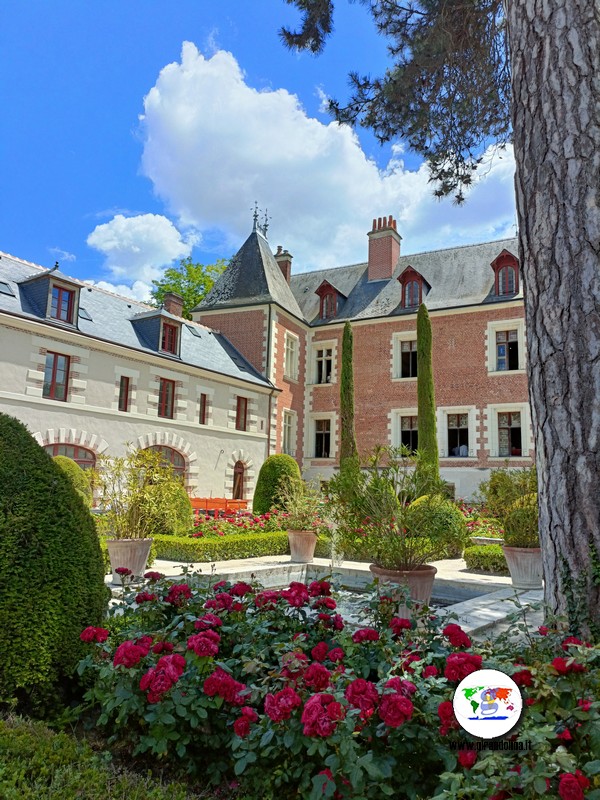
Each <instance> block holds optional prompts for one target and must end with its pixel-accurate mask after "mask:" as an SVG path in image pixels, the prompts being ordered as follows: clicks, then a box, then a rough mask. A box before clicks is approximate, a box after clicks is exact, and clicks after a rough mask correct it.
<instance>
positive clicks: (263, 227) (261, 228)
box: [252, 200, 271, 239]
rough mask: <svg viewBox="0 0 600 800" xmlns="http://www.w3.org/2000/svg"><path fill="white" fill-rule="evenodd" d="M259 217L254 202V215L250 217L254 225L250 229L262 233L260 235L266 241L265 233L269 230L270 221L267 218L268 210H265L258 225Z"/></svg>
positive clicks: (258, 211) (258, 210)
mask: <svg viewBox="0 0 600 800" xmlns="http://www.w3.org/2000/svg"><path fill="white" fill-rule="evenodd" d="M259 215H260V209H259V207H258V203H257V201H256V200H255V201H254V213H253V215H252V219H253V220H254V225H253V227H252V230H254V231H258V232H259V233H262V235H263V236H264V237H265V239H266V238H267V231H268V229H269V220H270V219H271V217H270V216H269V210H268V209H266V210H265V215H264V217H263V221H262V223H260V222H259V221H258V220H259Z"/></svg>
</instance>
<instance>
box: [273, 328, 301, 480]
mask: <svg viewBox="0 0 600 800" xmlns="http://www.w3.org/2000/svg"><path fill="white" fill-rule="evenodd" d="M275 331H276V334H275V338H276V342H277V347H276V349H275V365H274V373H273V382H274V383H275V385H276V386H277V388H279V389H281V390H282V391H281V394H280V395H279V397H278V398H277V431H276V450H277V452H278V453H281V452H282V449H283V410H284V409H289V410H291V411H294V412H295V413H296V441H295V447H296V451H295V458H296V460H297V461H298V463H299V464H300V466H302V455H303V442H304V387H305V384H306V382H307V377H306V375H307V373H306V367H307V331H306V329H305V328H304V327H303V326H302V325H299V324H295V323H294V322H292V320H290V319H288V317H286V316H283V315H278V316H277V320H276V323H275ZM286 331H289V332H290V333H292V334H294V335H295V336H297V337H298V380H291V379H290V378H287V377H286V376H285V374H284V366H285V334H286Z"/></svg>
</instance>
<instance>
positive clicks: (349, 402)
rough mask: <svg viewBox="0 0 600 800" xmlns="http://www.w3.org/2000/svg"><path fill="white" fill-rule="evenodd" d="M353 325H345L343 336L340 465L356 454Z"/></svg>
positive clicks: (347, 323)
mask: <svg viewBox="0 0 600 800" xmlns="http://www.w3.org/2000/svg"><path fill="white" fill-rule="evenodd" d="M353 347H354V344H353V337H352V326H351V325H350V323H349V322H346V324H345V325H344V335H343V337H342V370H341V373H342V374H341V377H340V418H341V425H340V466H342V464H343V462H344V461H346V459H349V458H354V457H355V456H356V452H357V451H356V435H355V433H354V359H353Z"/></svg>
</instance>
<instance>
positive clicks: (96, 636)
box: [79, 625, 109, 643]
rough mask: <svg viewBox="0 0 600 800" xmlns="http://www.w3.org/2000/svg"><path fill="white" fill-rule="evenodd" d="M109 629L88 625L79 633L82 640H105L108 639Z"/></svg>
mask: <svg viewBox="0 0 600 800" xmlns="http://www.w3.org/2000/svg"><path fill="white" fill-rule="evenodd" d="M108 635H109V631H107V630H106V628H95V627H94V626H93V625H90V626H89V627H87V628H86V629H85V630H84V631H82V632H81V633H80V634H79V638H80V639H81V641H82V642H100V643H102V642H105V641H106V640H107V639H108Z"/></svg>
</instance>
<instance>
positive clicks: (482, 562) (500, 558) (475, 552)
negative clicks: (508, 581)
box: [463, 544, 509, 575]
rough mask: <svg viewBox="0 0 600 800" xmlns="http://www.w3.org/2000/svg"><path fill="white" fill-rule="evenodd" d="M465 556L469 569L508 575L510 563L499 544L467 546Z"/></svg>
mask: <svg viewBox="0 0 600 800" xmlns="http://www.w3.org/2000/svg"><path fill="white" fill-rule="evenodd" d="M463 558H464V559H465V562H466V564H467V569H472V570H475V571H476V572H491V573H492V574H494V575H508V574H509V572H508V565H507V563H506V559H505V558H504V553H503V552H502V547H501V546H500V545H499V544H481V545H474V546H473V547H466V548H465V552H464V553H463Z"/></svg>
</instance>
